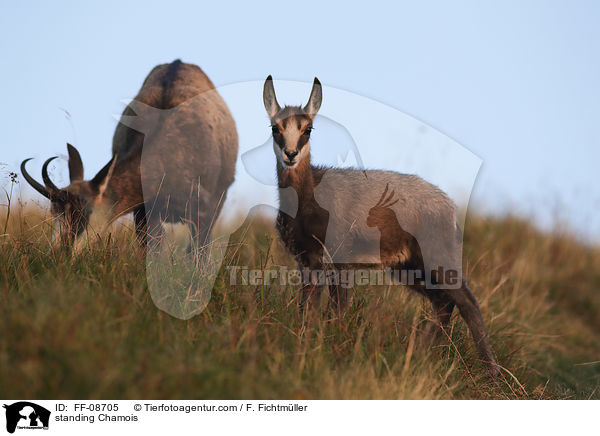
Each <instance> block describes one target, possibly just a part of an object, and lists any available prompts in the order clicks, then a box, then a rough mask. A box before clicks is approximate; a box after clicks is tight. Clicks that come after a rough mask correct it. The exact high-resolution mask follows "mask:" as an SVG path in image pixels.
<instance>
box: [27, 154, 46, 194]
mask: <svg viewBox="0 0 600 436" xmlns="http://www.w3.org/2000/svg"><path fill="white" fill-rule="evenodd" d="M31 159H33V158H32V157H30V158H29V159H25V160H24V161H23V162H21V174H23V177H25V180H27V182H28V183H29V184H30V185H31V187H32V188H33V189H35V190H36V191H37V192H39V193H40V194H42V195H43V196H44V197H46V198H50V193H49V192H48V190H47V189H46V188H45V187H44V186H43V185H42V184H41V183H40V182H38V181H37V180H35V179H34V178H33V177H31V176H30V175H29V173H28V172H27V170H26V169H25V164H26V163H27V162H29V161H30V160H31Z"/></svg>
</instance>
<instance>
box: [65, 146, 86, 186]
mask: <svg viewBox="0 0 600 436" xmlns="http://www.w3.org/2000/svg"><path fill="white" fill-rule="evenodd" d="M67 150H68V151H69V179H71V183H73V182H75V181H77V180H83V162H82V161H81V156H80V155H79V152H78V151H77V149H76V148H75V147H73V146H72V145H71V144H69V143H68V142H67Z"/></svg>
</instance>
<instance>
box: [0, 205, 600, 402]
mask: <svg viewBox="0 0 600 436" xmlns="http://www.w3.org/2000/svg"><path fill="white" fill-rule="evenodd" d="M2 213H3V215H2V214H0V234H2V233H4V234H2V236H1V237H0V331H2V335H0V395H1V396H2V397H5V398H40V399H41V398H48V399H49V398H60V399H62V398H78V399H88V398H89V399H106V398H132V399H133V398H174V399H177V398H222V399H227V398H249V399H254V398H272V399H278V398H281V399H283V398H298V399H300V398H307V399H335V398H344V399H370V398H388V399H421V398H433V399H435V398H442V399H466V398H479V399H486V398H496V399H498V398H550V399H552V398H581V399H587V398H596V399H597V398H600V363H599V362H598V361H600V248H597V247H596V248H590V247H585V246H583V245H582V244H580V243H578V242H577V241H576V240H574V239H573V238H571V237H569V236H568V235H563V234H559V233H554V234H544V233H541V232H539V231H537V230H536V229H535V228H534V227H533V226H532V225H530V224H529V223H527V222H524V221H522V220H519V219H515V218H510V217H508V218H504V219H492V218H482V217H471V218H470V219H469V221H468V223H467V225H466V229H465V253H464V259H465V268H466V271H467V272H468V275H469V277H470V284H471V287H472V289H473V290H474V292H475V293H476V295H477V297H478V298H479V300H480V302H481V306H482V312H483V315H484V318H485V321H486V323H487V326H488V329H489V332H490V337H491V342H492V345H493V347H494V349H495V352H496V354H497V356H498V361H499V362H500V364H501V365H502V366H504V367H505V368H506V370H507V371H506V372H505V376H506V377H505V378H504V379H502V380H500V383H499V384H498V385H494V384H492V383H490V382H489V380H488V379H486V378H485V376H484V375H483V371H482V370H481V368H480V367H479V365H478V363H477V359H476V355H475V352H474V347H473V344H472V341H471V339H470V337H469V335H468V333H467V331H466V327H465V324H464V322H463V321H462V320H461V319H460V318H459V317H458V314H457V313H455V315H454V317H453V329H452V332H451V338H450V340H449V341H445V342H443V343H441V344H432V343H431V341H430V337H429V335H427V333H426V330H427V327H428V321H427V318H429V317H430V315H431V313H430V311H431V308H430V306H429V303H428V302H427V301H425V300H424V299H423V298H421V297H419V296H417V295H415V294H413V293H409V292H408V291H406V290H404V289H402V288H400V287H371V288H360V289H356V290H355V291H354V293H353V300H352V307H351V308H350V310H349V312H348V316H347V319H346V320H345V322H343V323H340V322H339V321H337V320H331V319H328V317H327V315H326V314H323V315H322V316H320V317H316V318H315V319H312V320H311V321H310V322H309V323H308V324H304V325H303V323H302V322H301V320H300V319H299V316H298V312H297V299H298V292H297V289H294V288H293V287H282V286H279V285H271V286H254V287H251V286H241V285H237V286H230V285H228V283H227V282H228V273H227V272H226V271H223V274H222V277H221V279H220V280H218V281H217V285H216V289H215V290H214V291H213V296H212V300H211V302H210V304H209V306H208V308H207V309H206V310H205V311H204V312H203V313H202V314H201V315H199V316H197V317H195V318H193V319H191V320H189V321H181V320H178V319H174V318H171V317H170V316H168V315H166V314H164V313H162V312H160V311H159V310H157V309H156V308H155V306H154V305H153V303H152V301H151V299H150V297H149V295H148V292H147V289H146V284H145V274H144V267H143V262H141V261H140V256H139V252H138V251H137V248H136V245H135V242H134V240H133V237H132V232H131V229H130V228H123V229H121V230H119V231H118V232H117V233H116V234H113V235H112V236H111V240H110V241H105V242H103V243H101V244H99V245H98V246H97V247H94V248H90V249H89V250H87V251H85V252H83V253H81V254H79V255H77V256H71V255H70V254H69V253H67V252H66V251H65V250H62V249H52V248H51V246H50V243H49V237H50V232H51V223H50V221H49V217H48V215H47V214H46V213H45V212H43V211H40V210H38V209H31V208H23V207H17V206H15V205H14V204H13V206H12V210H11V217H10V219H9V222H8V223H7V225H6V230H5V231H4V230H3V228H4V224H5V221H6V209H5V208H4V209H3V212H2ZM233 239H235V243H234V244H233V246H232V250H231V252H230V253H229V254H228V257H227V263H228V264H231V265H248V266H250V267H258V268H261V267H265V265H266V266H272V265H282V264H287V265H290V266H291V265H292V262H291V259H290V258H289V256H288V255H287V254H286V252H285V250H284V249H283V247H282V246H281V244H280V243H279V241H278V239H277V237H276V235H275V233H274V230H273V228H272V225H271V223H270V222H268V221H267V220H265V219H256V220H254V221H252V222H248V223H247V225H246V226H245V228H243V229H242V230H241V231H239V232H238V233H237V234H236V235H235V237H234V238H233Z"/></svg>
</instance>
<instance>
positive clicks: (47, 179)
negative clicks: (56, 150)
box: [42, 156, 59, 194]
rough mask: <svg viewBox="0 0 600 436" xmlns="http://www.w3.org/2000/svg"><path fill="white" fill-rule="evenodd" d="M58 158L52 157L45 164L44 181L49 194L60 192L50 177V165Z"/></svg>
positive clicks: (43, 168) (43, 169)
mask: <svg viewBox="0 0 600 436" xmlns="http://www.w3.org/2000/svg"><path fill="white" fill-rule="evenodd" d="M57 157H58V156H54V157H51V158H50V159H48V160H47V161H46V162H44V165H43V166H42V180H43V181H44V185H46V188H47V189H48V192H50V193H51V194H52V193H53V192H57V191H59V189H58V188H57V187H56V185H55V184H54V183H53V182H52V180H50V177H49V176H48V164H49V163H50V162H52V161H53V160H54V159H56V158H57Z"/></svg>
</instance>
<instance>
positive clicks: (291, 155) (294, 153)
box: [284, 150, 298, 160]
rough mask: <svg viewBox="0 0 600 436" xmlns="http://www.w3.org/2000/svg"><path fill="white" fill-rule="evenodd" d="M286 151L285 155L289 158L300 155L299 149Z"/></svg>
mask: <svg viewBox="0 0 600 436" xmlns="http://www.w3.org/2000/svg"><path fill="white" fill-rule="evenodd" d="M284 151H285V155H286V156H287V157H288V159H289V160H294V158H295V157H296V156H298V152H297V151H287V150H284Z"/></svg>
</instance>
